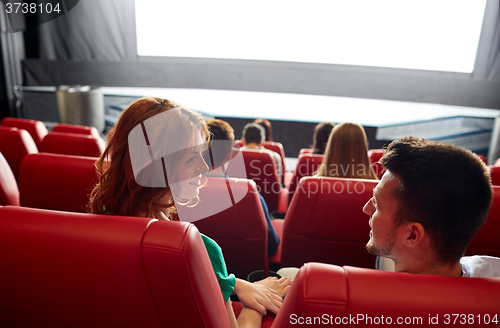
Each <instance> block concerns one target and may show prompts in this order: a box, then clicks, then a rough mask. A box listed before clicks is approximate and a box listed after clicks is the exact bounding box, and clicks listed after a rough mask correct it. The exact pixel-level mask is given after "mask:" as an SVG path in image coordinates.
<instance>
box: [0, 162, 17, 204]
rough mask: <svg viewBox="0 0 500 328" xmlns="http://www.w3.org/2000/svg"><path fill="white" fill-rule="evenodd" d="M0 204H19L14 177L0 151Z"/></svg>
mask: <svg viewBox="0 0 500 328" xmlns="http://www.w3.org/2000/svg"><path fill="white" fill-rule="evenodd" d="M0 205H15V206H19V205H20V204H19V188H18V187H17V182H16V178H15V177H14V173H12V170H11V169H10V166H9V163H7V161H6V160H5V157H3V155H2V153H0Z"/></svg>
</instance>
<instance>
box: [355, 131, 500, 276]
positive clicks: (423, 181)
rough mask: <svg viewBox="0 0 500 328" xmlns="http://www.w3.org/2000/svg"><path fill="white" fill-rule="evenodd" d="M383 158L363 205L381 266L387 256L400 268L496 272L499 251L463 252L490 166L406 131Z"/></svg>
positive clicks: (484, 203)
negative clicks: (494, 254) (484, 253)
mask: <svg viewBox="0 0 500 328" xmlns="http://www.w3.org/2000/svg"><path fill="white" fill-rule="evenodd" d="M380 163H381V164H382V165H383V166H384V168H385V169H386V170H387V171H386V172H385V174H384V176H383V177H382V180H381V181H380V183H379V184H378V185H377V187H376V188H375V189H374V191H373V197H372V198H371V199H370V200H369V201H368V202H367V203H366V204H365V206H364V207H363V211H364V212H365V213H366V214H368V215H369V216H370V220H369V224H370V227H371V229H372V230H371V231H370V240H369V241H368V243H367V245H366V248H367V250H368V252H369V253H370V254H373V255H377V256H381V258H379V263H380V264H381V266H382V267H384V266H385V267H387V259H386V258H390V259H392V260H393V261H394V265H395V267H394V270H395V271H397V272H410V273H421V274H432V275H443V276H466V277H500V259H498V258H495V257H488V256H472V257H463V255H464V253H465V251H466V249H467V247H468V245H469V243H470V242H471V240H472V238H473V237H474V235H475V234H476V232H477V231H478V230H479V228H480V227H481V226H482V225H483V224H484V223H485V222H486V218H487V216H488V212H489V208H490V205H491V200H492V188H491V181H490V176H489V173H488V169H487V167H486V165H485V164H484V163H483V162H482V161H481V160H480V159H479V158H478V157H477V156H476V155H474V154H473V153H472V152H470V151H468V150H465V149H463V148H460V147H457V146H453V145H449V144H445V143H440V142H436V141H430V140H425V139H420V138H413V137H406V138H402V139H399V140H396V141H393V142H392V143H391V144H390V145H389V147H388V148H387V152H386V153H385V155H384V156H383V157H382V159H381V160H380ZM383 257H385V258H383Z"/></svg>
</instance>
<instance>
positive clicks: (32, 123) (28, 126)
mask: <svg viewBox="0 0 500 328" xmlns="http://www.w3.org/2000/svg"><path fill="white" fill-rule="evenodd" d="M0 125H1V126H10V127H14V128H18V129H24V130H26V131H28V133H29V134H30V135H31V137H32V138H33V141H34V142H35V144H36V147H37V148H38V149H40V147H41V146H42V140H43V138H45V136H46V135H47V133H48V131H47V127H45V124H43V122H41V121H36V120H27V119H24V118H15V117H4V118H3V119H2V121H1V122H0Z"/></svg>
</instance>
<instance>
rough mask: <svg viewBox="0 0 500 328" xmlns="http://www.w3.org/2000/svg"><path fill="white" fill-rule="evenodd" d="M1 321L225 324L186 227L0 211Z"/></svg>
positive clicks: (204, 260) (124, 327)
mask: <svg viewBox="0 0 500 328" xmlns="http://www.w3.org/2000/svg"><path fill="white" fill-rule="evenodd" d="M0 217H1V218H2V219H1V220H0V247H1V248H2V249H3V250H8V251H2V252H0V263H2V270H0V290H1V291H2V292H1V293H0V317H1V318H2V326H3V327H54V328H63V327H82V328H83V327H85V328H87V327H96V328H97V327H106V328H109V327H117V328H118V327H119V328H128V327H130V328H136V327H155V328H156V327H229V322H228V319H227V314H226V311H225V306H224V300H223V297H222V293H221V290H220V287H219V284H218V283H217V279H216V277H215V274H214V271H213V269H212V266H211V264H210V260H209V258H208V255H207V252H206V249H205V247H204V244H203V241H202V239H201V237H200V235H199V233H198V231H197V229H196V227H194V226H193V225H191V224H188V223H182V222H168V221H156V220H152V219H149V218H136V217H118V216H105V215H92V214H83V213H69V212H60V211H48V210H39V209H30V208H22V207H10V206H6V207H3V208H0Z"/></svg>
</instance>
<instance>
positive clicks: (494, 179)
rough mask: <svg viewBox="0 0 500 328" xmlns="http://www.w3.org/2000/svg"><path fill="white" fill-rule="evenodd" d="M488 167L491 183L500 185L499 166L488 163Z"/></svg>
mask: <svg viewBox="0 0 500 328" xmlns="http://www.w3.org/2000/svg"><path fill="white" fill-rule="evenodd" d="M488 169H489V171H490V176H491V184H492V185H494V186H500V166H492V165H489V166H488Z"/></svg>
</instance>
